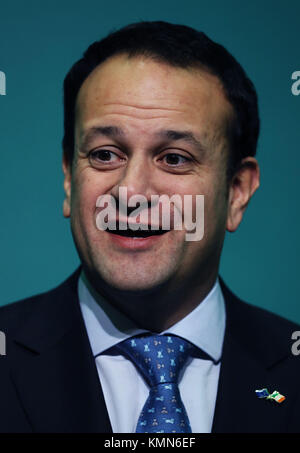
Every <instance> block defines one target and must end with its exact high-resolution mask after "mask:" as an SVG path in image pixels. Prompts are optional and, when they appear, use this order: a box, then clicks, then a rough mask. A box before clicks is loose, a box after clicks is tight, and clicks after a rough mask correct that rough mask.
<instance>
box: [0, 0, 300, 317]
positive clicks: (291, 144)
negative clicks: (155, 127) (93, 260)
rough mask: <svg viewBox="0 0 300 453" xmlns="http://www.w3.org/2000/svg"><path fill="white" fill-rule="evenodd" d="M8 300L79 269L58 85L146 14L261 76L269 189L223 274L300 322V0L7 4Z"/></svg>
mask: <svg viewBox="0 0 300 453" xmlns="http://www.w3.org/2000/svg"><path fill="white" fill-rule="evenodd" d="M0 16H1V19H0V70H2V71H4V72H5V73H6V78H7V86H6V89H7V94H6V96H0V153H1V154H0V156H1V165H0V197H1V210H0V213H1V214H0V215H1V222H0V247H1V248H0V250H1V262H0V284H1V300H0V304H2V305H3V304H7V303H10V302H13V301H16V300H18V299H21V298H24V297H27V296H30V295H33V294H36V293H38V292H41V291H45V290H48V289H50V288H51V287H53V286H54V285H56V284H58V283H59V282H61V281H62V280H63V279H65V278H66V277H67V276H68V275H69V274H70V273H71V272H72V271H73V270H74V269H75V267H76V266H77V265H78V264H79V259H78V256H77V253H76V251H75V247H74V245H73V240H72V237H71V232H70V226H69V220H66V219H64V218H63V216H62V201H63V174H62V169H61V154H62V152H61V139H62V132H63V129H62V82H63V78H64V76H65V74H66V72H67V71H68V70H69V68H70V67H71V65H72V64H73V63H74V62H75V61H76V60H77V59H79V58H80V57H81V55H82V53H83V51H84V50H85V49H86V47H87V46H88V45H89V44H90V43H91V42H93V41H95V40H98V39H100V38H101V37H104V36H105V35H106V34H107V33H108V32H110V31H112V30H114V29H117V28H119V27H121V26H123V25H126V24H128V23H130V22H135V21H139V20H166V21H169V22H173V23H183V24H186V25H190V26H192V27H194V28H197V29H198V30H202V31H204V32H205V33H207V34H208V35H209V36H210V37H211V38H212V39H214V40H215V41H217V42H220V43H221V44H223V45H224V46H225V47H226V48H227V49H228V50H229V51H230V52H231V53H232V54H233V55H234V56H235V57H236V58H237V59H238V60H239V62H240V63H241V64H242V65H243V66H244V68H245V69H246V71H247V73H248V75H249V76H250V78H251V79H252V80H253V82H254V84H255V86H256V88H257V92H258V96H259V106H260V116H261V127H262V129H261V136H260V140H259V147H258V155H257V157H258V160H259V162H260V166H261V187H260V189H259V191H258V192H257V193H256V194H255V196H254V198H253V200H252V201H251V203H250V205H249V208H248V211H247V213H246V215H245V218H244V220H243V222H242V224H241V226H240V228H239V230H238V231H237V232H236V233H234V234H229V235H228V236H227V238H226V241H225V246H224V252H223V258H222V262H221V275H222V276H223V278H224V279H225V281H226V282H227V284H228V285H229V286H230V287H231V289H232V290H234V292H235V293H237V294H238V295H239V296H240V297H241V298H243V299H245V300H247V301H249V302H251V303H253V304H255V305H258V306H261V307H264V308H267V309H269V310H271V311H273V312H275V313H278V314H281V315H283V316H285V317H287V318H289V319H291V320H294V321H297V322H298V323H300V303H299V280H300V277H299V239H298V234H299V231H300V228H299V226H300V217H299V209H298V208H299V164H300V149H299V136H300V133H299V129H300V96H293V95H292V93H291V85H292V80H291V74H292V72H294V71H296V70H300V47H299V40H300V38H299V25H300V24H299V17H300V3H299V2H298V1H294V0H288V1H280V2H279V1H268V0H260V1H257V0H252V1H251V2H250V1H249V2H241V1H237V0H227V1H217V0H210V1H202V0H197V1H189V0H187V1H184V2H182V3H181V2H180V3H179V2H177V3H176V2H174V1H169V0H167V1H161V0H160V1H157V0H154V1H151V2H150V1H149V2H141V1H136V0H127V1H126V2H123V1H122V2H121V1H111V2H104V1H101V0H99V1H92V0H85V1H84V2H76V0H73V1H63V0H61V1H51V2H46V1H44V2H40V1H26V2H23V1H10V2H8V1H2V3H1V6H0Z"/></svg>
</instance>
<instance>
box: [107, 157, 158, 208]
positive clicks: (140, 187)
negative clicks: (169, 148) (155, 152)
mask: <svg viewBox="0 0 300 453" xmlns="http://www.w3.org/2000/svg"><path fill="white" fill-rule="evenodd" d="M120 188H126V192H127V199H129V198H130V197H132V196H134V195H142V196H143V197H145V198H146V200H147V203H150V201H151V195H154V194H156V193H157V191H156V190H155V187H154V181H153V169H151V164H150V162H149V161H148V160H147V158H146V156H135V157H132V158H131V159H130V160H129V162H128V164H127V165H126V167H125V168H124V171H123V173H122V176H121V177H120V179H119V180H118V183H117V184H116V185H115V186H114V187H113V189H112V191H111V194H112V195H113V196H114V197H115V198H116V200H118V201H119V202H120V203H121V204H122V202H126V199H125V198H124V196H126V195H123V194H124V191H122V190H121V191H120ZM123 198H124V200H123Z"/></svg>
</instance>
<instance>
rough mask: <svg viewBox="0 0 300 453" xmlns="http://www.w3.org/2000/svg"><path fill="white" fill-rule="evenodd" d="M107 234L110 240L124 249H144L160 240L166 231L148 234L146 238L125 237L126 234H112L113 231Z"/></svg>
mask: <svg viewBox="0 0 300 453" xmlns="http://www.w3.org/2000/svg"><path fill="white" fill-rule="evenodd" d="M108 234H109V236H110V239H111V241H112V242H113V243H114V244H116V245H118V246H120V247H122V248H124V249H129V250H145V249H147V248H149V247H151V246H152V245H155V244H156V243H158V241H160V240H161V238H162V237H163V236H165V235H166V234H168V233H164V234H159V235H153V236H148V237H146V238H132V237H126V236H119V235H118V234H113V233H108Z"/></svg>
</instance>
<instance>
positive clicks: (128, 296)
mask: <svg viewBox="0 0 300 453" xmlns="http://www.w3.org/2000/svg"><path fill="white" fill-rule="evenodd" d="M83 274H84V279H85V281H86V283H87V284H88V286H90V287H91V288H92V289H94V290H95V291H96V293H99V294H100V295H101V296H102V297H104V298H105V299H106V300H107V301H108V303H109V304H111V305H112V306H113V307H114V308H116V309H117V310H118V311H119V312H121V313H122V314H123V315H125V316H126V317H127V318H129V319H130V320H131V321H132V322H133V323H134V324H135V325H136V327H138V328H140V329H146V330H150V331H152V332H158V333H159V332H162V331H164V330H166V329H168V328H169V327H171V326H172V325H174V324H176V323H177V322H179V321H180V320H181V319H183V318H184V317H185V316H187V315H188V314H189V313H190V312H191V311H192V310H194V308H196V307H197V305H199V303H200V302H201V301H202V300H203V299H204V298H205V297H206V295H207V294H208V293H209V291H210V290H211V289H212V287H213V285H214V283H215V281H216V279H217V275H218V273H217V270H216V271H215V272H211V274H210V275H204V273H202V278H199V275H201V273H199V270H198V272H195V275H192V276H190V277H189V278H185V279H181V280H180V279H177V280H176V281H174V279H170V280H168V281H166V282H164V283H161V284H159V285H157V286H155V287H153V288H151V289H146V290H138V291H133V290H130V291H129V290H121V289H118V288H115V287H113V286H111V285H109V284H108V283H107V282H106V281H105V280H104V279H103V278H102V277H101V276H99V274H97V275H93V274H91V273H89V271H88V269H85V268H83Z"/></svg>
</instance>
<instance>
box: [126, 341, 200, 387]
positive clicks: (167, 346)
mask: <svg viewBox="0 0 300 453" xmlns="http://www.w3.org/2000/svg"><path fill="white" fill-rule="evenodd" d="M118 348H119V350H121V351H122V352H123V353H124V354H125V355H127V356H128V357H129V359H130V360H131V361H132V362H133V363H134V364H135V365H136V367H137V368H138V369H139V371H140V372H141V373H142V375H143V376H144V378H145V379H146V381H147V382H148V384H149V385H150V386H155V385H158V384H168V383H177V380H178V376H179V373H180V371H181V369H182V367H183V366H184V364H185V363H186V360H187V358H188V357H189V356H190V354H191V351H192V349H193V348H194V347H193V346H192V345H191V343H189V342H188V341H186V340H183V339H182V338H180V337H176V336H174V335H143V336H138V337H132V338H129V339H128V340H125V341H123V342H122V343H119V344H118Z"/></svg>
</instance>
